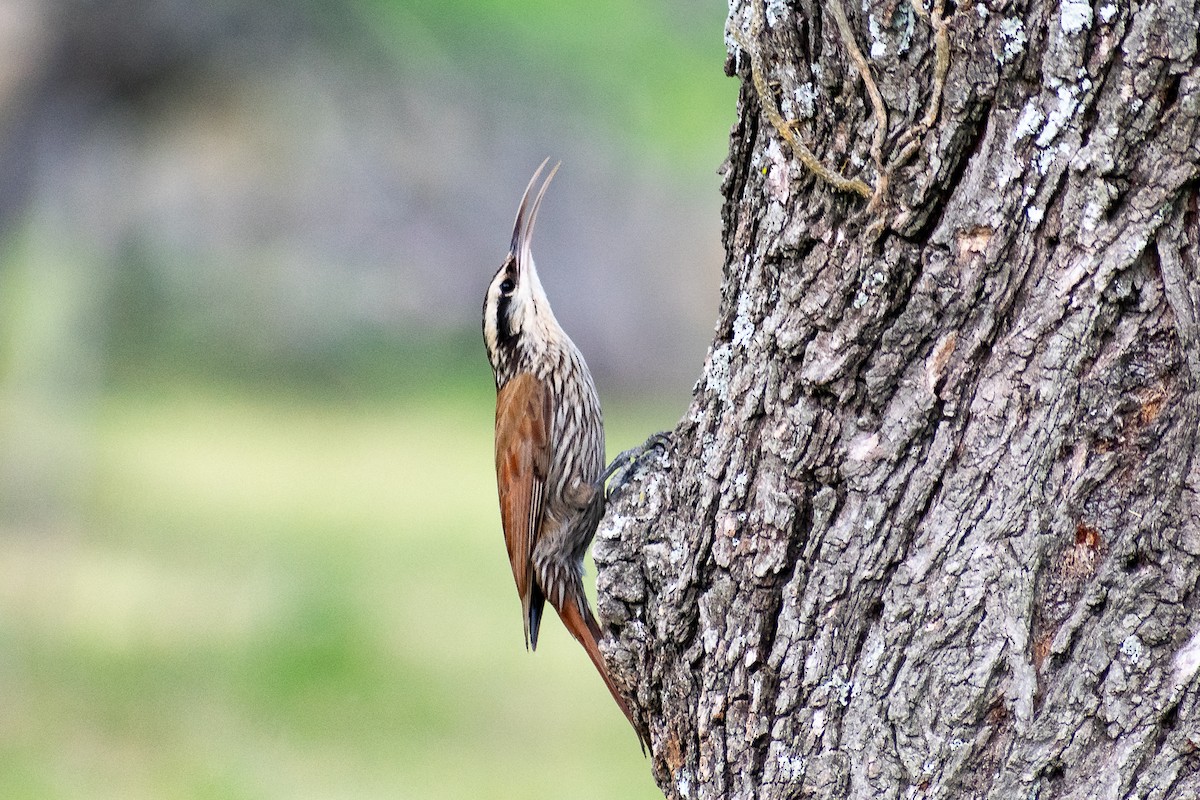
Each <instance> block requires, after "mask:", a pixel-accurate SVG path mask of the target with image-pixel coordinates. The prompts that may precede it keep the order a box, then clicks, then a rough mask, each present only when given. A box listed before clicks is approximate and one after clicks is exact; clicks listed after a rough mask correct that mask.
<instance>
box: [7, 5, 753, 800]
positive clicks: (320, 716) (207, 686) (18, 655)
mask: <svg viewBox="0 0 1200 800" xmlns="http://www.w3.org/2000/svg"><path fill="white" fill-rule="evenodd" d="M328 5H329V8H330V13H331V14H341V13H346V11H347V9H352V10H353V13H355V14H357V15H359V18H361V20H363V21H364V22H365V23H366V27H367V28H369V29H370V30H371V31H373V32H374V33H375V34H376V36H377V37H378V38H377V44H378V45H379V46H381V47H383V48H386V52H387V53H390V54H393V55H394V58H395V64H396V66H397V79H405V80H421V79H422V76H423V75H427V74H428V72H427V71H428V70H438V71H446V70H453V71H454V72H455V74H457V75H458V76H459V79H460V80H462V81H465V82H472V83H474V82H481V83H486V84H487V87H488V91H491V92H494V93H496V96H497V97H498V98H501V101H502V102H504V103H512V104H513V105H515V106H518V107H519V106H520V104H522V103H526V104H528V103H542V102H545V101H546V98H547V97H550V100H551V101H552V102H558V101H559V100H561V99H562V98H563V97H564V96H567V97H572V96H577V97H578V98H579V99H578V100H577V102H578V103H579V108H577V109H576V113H577V115H578V118H579V119H580V120H581V121H584V122H586V125H587V126H588V128H589V130H591V129H593V128H594V129H595V130H597V131H599V132H601V133H603V134H604V135H606V136H611V137H614V141H616V143H617V144H618V145H619V146H623V147H625V148H627V150H628V152H629V153H631V154H637V155H639V156H644V155H647V154H648V155H649V157H653V158H656V159H664V160H666V163H670V164H672V165H673V166H674V168H675V169H676V170H677V171H678V172H679V174H681V175H685V174H692V173H695V172H697V171H704V172H705V173H707V174H711V171H712V170H714V169H715V168H716V166H717V164H718V163H719V161H720V158H721V156H722V154H723V153H724V150H725V143H726V131H727V129H728V124H729V122H730V121H731V120H732V116H733V97H734V94H735V92H736V87H737V82H736V81H733V80H729V79H726V78H725V77H724V76H723V74H722V72H721V63H722V60H723V58H724V51H723V44H722V37H721V27H720V26H721V20H722V19H723V17H724V15H725V13H726V10H727V8H726V5H725V4H724V3H719V2H718V3H712V4H711V7H710V6H707V5H706V6H704V9H705V10H704V13H703V14H697V13H695V12H692V13H688V14H677V13H675V11H674V10H673V6H672V4H670V3H665V2H664V3H643V2H640V0H619V1H618V2H613V3H602V4H594V3H576V2H567V3H558V2H550V1H549V0H525V1H524V2H501V0H479V1H475V0H448V1H447V2H445V3H433V2H428V1H423V2H417V1H412V2H408V1H405V2H402V1H400V0H353V2H352V3H351V4H349V5H346V4H342V3H330V4H328ZM422 71H426V72H422ZM541 76H553V77H554V81H553V86H554V87H555V88H554V89H553V90H547V89H546V87H545V86H544V84H543V81H542V78H541ZM546 91H549V92H550V94H549V95H546V94H545V92H546ZM713 224H714V225H715V224H717V221H716V220H714V221H713ZM89 252H90V251H89V248H88V246H87V243H86V239H84V238H80V239H76V238H73V237H72V236H70V235H61V228H56V227H54V226H52V225H50V226H48V225H46V224H45V223H44V222H41V223H39V222H38V221H37V220H36V219H34V220H30V221H29V222H28V223H27V224H25V225H23V226H22V225H17V226H16V227H15V228H14V230H13V231H12V233H11V234H10V236H9V237H8V239H7V240H6V241H3V242H0V798H3V799H4V800H25V799H28V800H56V799H57V798H63V799H64V800H65V799H67V798H70V799H71V800H75V799H77V798H86V799H87V800H92V799H93V798H95V799H98V800H103V799H105V798H113V799H114V800H115V799H116V798H120V799H121V800H130V799H131V798H132V799H141V798H145V799H147V800H151V799H153V800H158V799H159V798H163V799H166V800H170V799H171V798H195V799H197V800H202V799H203V800H207V799H208V798H212V799H213V800H216V799H217V798H222V799H224V798H228V799H229V800H241V798H246V799H247V800H260V799H264V800H265V799H273V798H280V799H281V800H282V799H284V798H286V799H287V800H299V799H302V798H314V799H315V798H321V799H322V800H324V799H325V798H392V799H395V798H436V799H438V800H455V799H456V798H499V799H503V798H509V797H512V798H521V799H522V800H538V799H539V798H580V799H584V800H586V799H587V798H653V797H660V796H661V795H660V793H659V792H658V790H657V788H656V787H655V786H654V783H653V781H652V779H651V775H650V763H649V762H648V761H647V760H646V759H644V758H643V756H642V755H641V753H640V750H639V748H638V745H637V740H636V737H635V735H634V734H633V732H632V730H630V728H629V726H628V724H627V723H626V721H625V720H624V718H623V717H622V715H621V713H620V711H619V710H618V709H617V707H616V706H615V704H614V703H613V702H612V700H611V698H609V696H608V694H607V692H606V691H605V689H604V686H603V684H602V683H601V681H600V680H599V678H598V676H596V674H595V672H594V670H593V668H592V666H591V664H590V663H589V662H588V660H587V658H586V656H585V655H584V653H583V651H582V649H581V648H580V647H579V646H578V645H577V644H576V643H575V642H574V641H572V640H571V639H570V638H569V637H568V636H567V635H566V634H565V633H564V632H563V630H562V627H561V625H560V624H559V623H558V622H557V620H556V619H552V618H550V619H547V622H546V625H545V627H544V632H543V636H542V643H541V646H540V648H539V651H538V652H537V653H536V654H530V653H527V652H526V651H525V649H524V646H523V636H522V625H521V619H520V611H519V609H520V606H519V602H518V599H517V597H516V592H515V591H514V588H513V583H512V577H511V573H510V571H509V567H508V564H507V559H506V556H505V549H504V545H503V540H502V536H501V532H500V523H499V515H498V511H497V505H496V492H495V482H494V473H493V466H492V450H491V448H492V418H493V413H494V405H493V403H494V392H493V389H492V383H491V380H492V379H491V375H490V372H489V371H488V368H487V366H486V364H485V361H484V358H483V348H482V343H481V342H480V341H479V334H478V332H477V331H476V330H471V331H467V332H464V333H462V334H461V335H460V334H456V333H450V334H448V335H447V334H446V333H445V332H442V333H440V334H436V335H435V334H432V333H428V332H425V333H421V332H413V331H401V332H399V333H397V332H396V331H379V330H375V331H368V330H359V331H349V332H347V334H346V336H345V337H344V338H343V339H338V340H337V341H323V342H319V343H314V342H309V343H301V344H297V345H296V346H295V347H291V346H289V347H281V348H276V349H275V350H271V349H269V348H268V349H264V348H262V347H260V346H257V345H254V344H253V342H252V340H251V338H249V337H246V338H239V336H244V335H245V334H246V333H247V331H245V330H237V329H231V330H229V331H224V332H221V331H216V330H215V329H214V327H213V326H211V325H199V324H198V323H197V322H196V320H197V319H202V320H204V319H207V318H208V315H212V314H216V316H220V312H221V310H222V307H221V298H209V302H207V303H203V304H193V305H186V304H185V303H184V301H185V300H186V299H187V298H186V297H185V298H184V299H183V300H181V297H184V296H183V295H176V294H172V292H171V291H170V287H166V288H164V287H165V284H163V282H162V281H163V273H162V271H161V270H159V269H158V267H159V265H156V264H154V263H151V262H150V261H149V260H148V259H151V258H152V256H151V255H150V254H140V255H139V254H138V253H137V252H134V253H125V255H124V256H123V258H124V260H123V262H122V263H120V264H116V265H103V266H101V267H93V268H90V269H85V268H83V265H85V264H86V263H87V258H88V257H89ZM231 291H234V289H231ZM480 292H481V293H482V287H480ZM245 324H246V321H245V320H235V322H234V323H233V325H234V327H235V328H236V326H237V325H243V326H244V325H245ZM422 337H425V338H422ZM290 344H291V343H290V342H289V345H290ZM699 369H700V365H699V364H697V365H696V372H697V374H698V373H699ZM603 399H604V401H605V413H606V418H607V422H608V432H609V452H610V455H611V454H613V453H616V452H619V451H620V450H621V449H624V448H626V447H629V446H632V445H634V444H636V443H638V442H640V441H642V440H643V439H644V438H645V436H646V435H647V434H649V433H651V432H653V431H657V430H663V429H666V428H669V427H672V426H673V425H674V423H675V421H676V420H677V419H678V417H679V416H680V415H681V414H682V412H683V411H684V406H685V404H686V401H687V398H686V397H675V398H672V399H671V400H669V401H662V402H658V401H650V400H646V399H645V398H640V399H639V401H638V402H636V403H634V402H628V401H623V400H622V398H613V397H603ZM60 469H62V470H63V471H64V476H63V477H61V479H60V476H58V474H57V471H58V470H60Z"/></svg>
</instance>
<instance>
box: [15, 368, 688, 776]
mask: <svg viewBox="0 0 1200 800" xmlns="http://www.w3.org/2000/svg"><path fill="white" fill-rule="evenodd" d="M476 377H478V378H481V379H482V380H481V382H480V387H479V389H477V390H463V389H461V388H454V389H452V390H444V389H438V388H435V389H432V390H428V391H413V390H409V391H407V392H405V393H404V394H403V396H401V397H400V398H399V399H395V400H392V401H390V402H389V401H385V400H383V399H381V398H379V397H371V398H367V399H362V398H359V399H348V398H347V397H338V396H330V395H328V394H321V393H309V394H304V393H295V392H289V393H285V394H272V393H270V392H266V393H264V392H262V391H261V390H255V391H249V390H247V389H245V388H236V385H233V386H231V385H220V384H216V385H214V384H204V383H199V382H195V381H187V380H182V379H175V380H172V381H169V382H165V383H160V384H152V385H141V386H139V387H136V388H130V387H125V388H122V389H120V390H114V391H112V392H109V393H107V394H106V396H104V397H103V398H102V400H101V401H100V403H99V405H98V407H97V408H96V410H95V413H94V418H93V419H92V423H91V425H90V428H89V437H90V446H89V452H90V453H91V456H90V457H91V458H92V459H93V460H92V463H91V467H90V472H91V476H92V479H91V480H90V481H89V483H88V485H89V487H90V488H89V489H88V491H87V496H86V500H85V502H84V503H83V505H82V507H81V509H80V510H79V512H78V516H76V517H75V518H73V519H69V520H67V521H65V522H64V523H63V524H62V525H61V526H55V527H54V528H53V529H49V530H45V529H43V530H37V531H24V532H19V531H18V532H14V531H8V532H7V535H5V536H3V537H0V570H2V573H3V574H2V575H0V641H2V642H3V646H2V649H0V698H2V699H0V704H2V705H3V709H2V711H0V787H3V789H4V791H3V796H4V797H6V798H30V800H33V799H34V798H37V799H38V800H43V799H46V798H60V797H61V798H110V797H111V798H334V797H346V798H373V797H381V798H382V797H388V798H408V797H413V798H478V797H488V798H504V797H522V798H554V797H569V798H593V797H594V798H613V797H622V798H633V797H655V796H659V795H658V794H657V790H656V788H655V787H654V784H653V781H652V780H651V777H650V770H649V763H648V762H647V761H646V760H644V759H643V757H642V756H641V754H640V751H639V749H638V745H637V741H636V738H635V736H634V734H633V732H632V730H630V729H629V727H628V724H627V723H626V721H625V720H624V718H623V717H622V716H621V714H620V712H619V711H618V710H617V708H616V706H615V705H614V704H613V703H612V701H611V699H610V698H609V697H608V696H607V693H606V691H605V689H604V686H603V684H602V683H601V682H600V680H599V678H598V677H597V676H596V675H595V674H594V672H593V670H592V667H591V665H590V663H589V662H588V660H587V658H586V656H585V655H584V653H583V651H582V649H581V648H579V647H578V645H576V644H575V643H574V642H573V641H572V640H570V639H569V637H568V636H567V635H566V634H565V633H564V632H563V631H562V628H561V625H559V624H558V623H557V620H548V623H547V625H546V633H545V635H544V636H543V641H542V644H541V646H540V647H539V650H538V652H537V653H536V654H528V653H526V652H525V649H524V646H523V641H522V633H521V621H520V612H519V603H518V600H517V597H516V593H515V591H514V589H513V586H512V578H511V574H510V572H509V568H508V564H507V561H506V558H505V552H504V545H503V540H502V536H501V533H500V529H499V520H498V514H497V510H496V500H495V485H494V473H493V471H492V464H491V436H492V431H491V426H492V419H491V416H492V411H493V408H494V406H493V405H492V397H491V395H490V390H491V387H490V384H489V383H488V381H489V379H490V376H489V375H487V373H486V368H484V369H483V370H480V371H479V372H478V375H477V376H476ZM610 406H611V407H610V409H609V416H610V450H611V451H612V452H616V449H617V448H621V447H623V446H626V445H631V444H633V443H635V442H636V441H638V440H639V439H640V438H641V437H642V436H643V435H644V433H645V432H647V431H650V430H651V429H655V430H657V429H660V428H663V427H666V426H669V425H671V424H673V422H674V418H675V417H676V416H677V413H678V411H679V410H681V409H679V410H674V409H667V408H665V407H663V406H659V407H640V408H636V407H632V406H629V405H622V404H619V403H617V404H610ZM22 533H24V534H25V535H21V534H22Z"/></svg>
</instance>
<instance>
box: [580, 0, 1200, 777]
mask: <svg viewBox="0 0 1200 800" xmlns="http://www.w3.org/2000/svg"><path fill="white" fill-rule="evenodd" d="M926 1H927V2H932V3H933V5H932V7H931V6H919V5H916V6H914V5H912V4H911V3H912V2H920V0H864V2H854V3H846V4H845V5H843V4H842V3H841V2H839V0H783V1H782V2H781V1H778V0H772V1H771V2H766V3H763V2H762V0H735V2H733V3H732V4H731V11H730V18H729V21H728V24H727V42H728V45H729V53H730V55H729V61H728V62H727V70H728V71H729V72H730V74H736V75H737V76H739V77H740V78H741V80H742V92H741V97H740V101H739V120H738V122H737V124H736V125H735V127H734V129H733V131H732V134H731V142H730V153H729V159H728V162H727V164H726V165H725V173H724V177H725V180H724V184H723V192H724V196H725V206H724V211H723V219H724V241H725V247H726V262H725V273H724V286H723V291H722V300H721V308H720V316H719V321H718V323H717V327H716V332H715V337H714V340H713V344H712V346H711V349H710V350H709V353H708V357H707V361H706V363H705V366H704V371H703V374H702V375H701V377H700V379H699V381H698V382H697V384H696V389H695V394H694V398H693V400H692V404H691V407H690V409H689V410H688V412H687V414H686V416H685V417H684V419H683V420H682V421H681V422H680V423H679V426H678V427H677V428H676V429H675V431H674V432H673V444H672V446H671V448H670V449H669V450H668V451H667V452H666V453H665V454H663V455H662V456H660V457H659V458H657V459H653V458H651V459H647V460H646V461H645V462H644V466H643V468H642V469H641V471H640V473H639V474H638V475H637V476H636V477H635V478H634V479H632V480H631V481H630V482H629V483H628V484H626V486H625V488H624V489H623V490H622V491H621V493H620V494H619V495H618V497H617V498H616V499H615V501H614V502H613V504H612V505H611V506H610V509H609V511H608V514H607V516H606V518H605V521H604V523H603V524H602V526H601V530H600V534H599V536H598V538H597V544H596V558H597V563H598V571H599V575H598V585H599V592H598V594H599V609H600V616H601V619H602V621H603V624H604V625H605V626H606V627H607V629H608V630H609V632H610V633H611V634H612V638H611V640H610V641H609V642H608V644H607V649H606V653H607V655H608V657H609V660H610V663H611V664H612V667H613V671H614V674H615V675H616V679H617V681H618V683H621V684H622V685H624V686H625V687H626V688H627V689H628V691H629V692H630V694H631V696H632V697H633V702H634V706H635V707H636V708H637V709H638V711H639V714H640V716H641V717H642V718H643V719H644V720H645V721H646V723H647V726H648V729H649V733H650V737H651V745H652V759H653V768H654V771H655V775H656V777H657V780H658V783H659V785H660V787H661V788H662V789H663V791H664V793H665V794H666V795H667V797H670V798H689V799H690V798H762V799H764V800H766V799H768V798H799V797H804V798H807V797H816V798H872V800H875V799H876V798H985V797H986V798H1043V799H1044V798H1079V799H1080V800H1083V799H1084V798H1195V797H1197V796H1200V671H1198V669H1197V668H1198V667H1200V591H1198V590H1197V581H1198V579H1200V458H1198V457H1197V449H1198V447H1200V433H1198V431H1200V319H1198V315H1200V56H1198V54H1197V32H1198V31H1200V6H1198V4H1197V3H1196V2H1195V0H1191V2H1187V1H1186V0H1135V2H1133V3H1129V2H1117V1H1116V0H1111V2H1110V0H1099V2H1097V3H1095V4H1089V3H1088V2H1087V0H1061V2H1050V1H1049V0H1024V2H1022V0H1016V1H1015V2H1004V1H1003V0H987V2H975V3H964V4H961V5H958V6H954V5H953V4H952V2H951V0H926ZM939 48H940V55H939ZM943 78H944V79H943ZM803 150H807V151H809V152H808V154H807V155H806V154H805V153H803V152H802V151H803ZM806 159H807V160H806Z"/></svg>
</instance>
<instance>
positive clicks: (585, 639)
mask: <svg viewBox="0 0 1200 800" xmlns="http://www.w3.org/2000/svg"><path fill="white" fill-rule="evenodd" d="M566 594H567V596H566V598H565V601H564V602H563V603H562V606H561V607H559V604H557V603H554V599H555V598H553V597H552V598H551V603H552V604H553V605H554V606H555V610H556V611H558V616H559V617H560V618H561V619H562V622H563V625H565V626H566V628H567V630H568V631H570V633H571V635H572V636H574V637H575V638H576V639H577V640H578V641H579V643H580V644H581V645H583V649H584V650H586V651H587V654H588V658H590V659H591V660H592V664H594V665H595V666H596V671H597V672H599V673H600V677H601V678H602V679H603V680H604V685H605V686H607V687H608V691H609V694H611V695H612V697H613V700H615V701H617V706H619V707H620V709H621V713H623V714H624V715H625V718H626V719H628V720H629V724H630V725H632V726H633V730H634V731H635V732H636V733H637V737H638V744H640V745H641V746H642V752H643V753H644V752H646V744H647V742H646V737H645V736H643V735H642V730H641V728H640V727H638V723H637V720H636V719H634V716H633V712H632V711H631V710H630V708H629V704H628V703H627V702H625V698H624V697H623V696H622V695H621V692H620V690H618V689H617V686H616V684H615V683H613V680H612V677H610V676H609V674H608V667H607V666H606V665H605V663H604V656H603V655H601V653H600V645H599V641H600V637H601V633H600V625H599V623H597V622H596V618H595V617H594V616H592V612H591V609H589V608H588V607H587V600H586V599H584V595H583V591H582V587H580V589H579V591H578V593H576V592H567V593H566Z"/></svg>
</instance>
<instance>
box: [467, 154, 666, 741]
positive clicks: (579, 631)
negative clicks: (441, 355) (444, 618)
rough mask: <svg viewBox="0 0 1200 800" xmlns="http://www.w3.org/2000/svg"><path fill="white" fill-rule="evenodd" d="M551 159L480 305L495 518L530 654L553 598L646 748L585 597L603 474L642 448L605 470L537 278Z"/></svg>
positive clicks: (586, 386) (581, 380) (568, 351)
mask: <svg viewBox="0 0 1200 800" xmlns="http://www.w3.org/2000/svg"><path fill="white" fill-rule="evenodd" d="M549 160H550V159H549V158H547V159H546V160H545V161H543V162H542V163H541V165H540V166H539V167H538V168H537V171H536V172H534V174H533V177H532V178H530V180H529V184H528V186H526V188H525V194H524V195H523V196H522V197H521V203H520V205H519V206H518V208H517V218H516V222H515V223H514V224H513V232H512V242H511V244H510V246H509V250H508V254H507V255H506V256H505V258H504V260H503V263H501V265H500V268H499V269H498V270H497V271H496V274H495V276H494V277H493V278H492V280H491V282H490V283H489V284H488V287H487V292H486V294H485V295H484V302H483V338H484V343H485V345H486V348H487V355H488V361H489V362H490V363H491V367H492V372H493V374H494V376H495V379H496V485H497V490H498V493H499V498H500V518H501V524H502V527H503V529H504V541H505V544H506V546H507V549H508V559H509V563H510V565H511V566H512V573H513V579H514V580H515V582H516V585H517V594H518V595H519V596H520V599H521V612H522V617H523V620H524V625H525V646H526V649H530V650H536V649H537V643H538V631H539V629H540V626H541V622H542V612H543V610H544V608H545V603H546V602H547V601H549V603H550V605H551V606H552V607H553V608H554V610H555V611H556V612H558V616H559V618H560V619H561V620H562V623H563V625H564V626H565V627H566V629H567V631H568V632H569V633H570V634H571V635H572V636H573V637H574V638H575V639H576V640H577V641H578V642H579V643H580V644H581V645H583V649H584V650H585V651H587V655H588V658H590V659H591V661H592V664H594V665H595V667H596V670H597V671H598V672H599V673H600V677H601V678H602V679H603V680H604V685H605V686H606V687H608V691H609V693H610V694H612V697H613V700H615V701H616V703H617V705H618V706H619V707H620V709H621V711H622V713H624V715H625V717H626V718H627V719H628V720H629V723H630V724H631V725H632V726H633V728H634V730H635V731H636V732H637V734H638V741H639V743H640V744H641V745H642V747H643V751H644V750H645V745H646V739H645V737H644V736H643V734H642V729H641V727H640V726H639V725H638V722H637V720H636V719H635V717H634V715H633V712H632V710H631V709H630V706H629V704H628V702H627V701H626V700H625V698H624V696H623V695H622V694H621V692H620V690H619V689H618V688H617V686H616V684H615V683H614V682H613V679H612V676H611V675H610V674H609V671H608V667H607V666H606V665H605V662H604V658H603V656H602V655H601V653H600V647H599V641H600V639H601V638H602V632H601V630H600V625H599V624H598V623H597V621H596V618H595V616H594V615H593V614H592V611H591V608H590V607H589V605H588V601H587V596H586V595H585V594H584V589H583V557H584V554H585V553H586V551H587V548H588V546H589V545H590V544H591V541H592V538H593V537H594V536H595V534H596V528H597V526H598V525H599V523H600V519H601V517H602V516H603V512H604V505H605V500H606V497H607V496H606V494H605V488H604V484H605V481H606V480H607V479H608V477H609V476H610V475H611V473H612V472H613V471H614V470H615V469H617V468H618V467H619V466H621V464H622V463H628V462H629V461H630V460H631V454H633V453H634V452H635V451H641V450H644V449H645V447H646V446H643V448H634V449H633V450H630V451H626V452H625V453H622V454H621V456H618V458H617V459H616V460H614V462H613V465H612V466H611V467H610V468H609V469H607V470H606V469H605V466H604V418H603V415H602V412H601V409H600V398H599V396H598V395H597V392H596V384H595V382H594V381H593V380H592V375H591V372H590V371H589V370H588V367H587V363H586V362H585V361H584V359H583V354H582V353H580V351H579V348H578V347H576V346H575V343H574V342H572V341H571V338H570V337H569V336H568V335H567V333H566V332H565V331H564V330H563V329H562V326H561V325H560V324H559V323H558V320H557V319H556V318H555V316H554V312H553V310H552V309H551V308H550V301H549V300H548V299H547V298H546V292H545V290H544V289H543V288H542V284H541V281H540V280H539V279H538V273H537V268H536V267H535V265H534V262H533V254H532V250H531V246H532V241H533V228H534V223H535V222H536V221H537V214H538V209H539V208H540V207H541V204H542V198H543V197H544V196H545V194H546V189H547V187H548V186H549V185H550V181H551V180H552V179H553V178H554V175H555V173H556V172H557V171H558V168H559V166H561V162H559V163H557V164H555V166H554V167H553V168H552V169H551V170H550V172H549V174H548V175H547V176H546V179H545V180H544V181H543V182H542V184H541V186H540V188H539V189H538V190H537V194H536V196H534V197H533V201H532V203H531V202H530V195H531V194H532V193H533V190H534V186H535V184H537V181H538V178H539V177H540V176H541V174H542V171H543V170H544V169H545V167H546V164H547V163H549ZM654 438H655V437H651V439H652V440H654ZM648 445H649V442H648ZM648 445H647V446H648ZM636 457H637V456H636V455H634V456H632V458H636ZM622 479H623V476H622ZM614 480H615V479H614Z"/></svg>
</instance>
